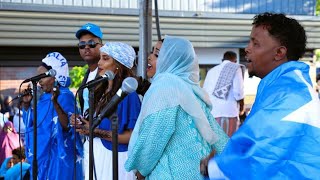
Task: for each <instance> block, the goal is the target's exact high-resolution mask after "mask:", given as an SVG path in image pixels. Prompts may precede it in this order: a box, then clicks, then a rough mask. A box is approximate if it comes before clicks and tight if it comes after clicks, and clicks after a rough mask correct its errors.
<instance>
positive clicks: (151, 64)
mask: <svg viewBox="0 0 320 180" xmlns="http://www.w3.org/2000/svg"><path fill="white" fill-rule="evenodd" d="M161 46H162V41H158V42H157V44H156V45H155V46H154V48H153V52H152V53H151V54H150V55H149V57H148V67H147V77H148V78H152V77H153V76H154V74H155V73H156V70H157V59H158V55H159V52H160V48H161Z"/></svg>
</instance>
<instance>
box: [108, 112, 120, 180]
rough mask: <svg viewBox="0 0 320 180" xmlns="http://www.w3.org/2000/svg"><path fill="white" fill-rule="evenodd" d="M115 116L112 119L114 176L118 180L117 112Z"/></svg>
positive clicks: (114, 179)
mask: <svg viewBox="0 0 320 180" xmlns="http://www.w3.org/2000/svg"><path fill="white" fill-rule="evenodd" d="M114 114H115V116H113V117H111V119H110V120H111V122H112V124H111V127H112V171H113V172H112V174H113V180H118V179H119V177H118V173H119V171H118V117H117V116H116V112H115V113H114Z"/></svg>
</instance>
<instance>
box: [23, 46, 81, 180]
mask: <svg viewBox="0 0 320 180" xmlns="http://www.w3.org/2000/svg"><path fill="white" fill-rule="evenodd" d="M50 69H54V70H55V71H56V75H55V77H46V78H42V79H40V80H39V85H40V87H41V89H42V90H43V92H44V93H43V94H41V96H40V98H39V100H38V103H37V128H38V135H37V138H38V139H37V141H38V148H37V160H38V179H50V180H62V179H66V180H69V179H74V178H76V179H82V170H81V167H82V164H81V161H78V159H77V163H76V167H74V163H73V162H74V148H73V147H74V143H73V139H74V137H75V135H77V133H75V132H74V131H73V129H72V128H70V127H69V119H68V118H69V117H68V116H69V114H72V113H73V112H74V95H73V94H72V92H71V91H70V90H69V88H68V86H69V85H70V78H69V70H68V63H67V60H66V59H65V58H64V57H63V56H62V55H61V54H60V53H58V52H53V53H49V54H48V55H47V56H46V57H45V58H44V59H43V60H42V64H41V65H40V66H39V67H38V69H37V72H38V74H42V73H45V72H47V71H48V70H50ZM31 99H32V96H31V95H28V96H25V97H24V98H23V101H24V102H25V103H24V104H28V103H29V102H30V101H31ZM28 111H32V110H31V109H30V108H29V109H28ZM23 114H32V113H30V112H27V113H23ZM23 120H24V123H25V125H26V139H25V140H26V142H25V143H26V156H27V159H28V162H30V164H31V170H30V172H31V177H32V176H33V174H32V168H33V166H32V165H33V163H32V161H33V152H34V149H33V138H34V137H33V116H29V117H24V118H23ZM77 136H78V135H77ZM77 140H80V137H77ZM80 145H81V142H80V141H78V143H77V157H81V153H82V149H81V146H80ZM79 159H80V158H79ZM74 170H76V171H77V176H76V177H74Z"/></svg>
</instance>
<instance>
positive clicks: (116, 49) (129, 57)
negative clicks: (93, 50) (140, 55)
mask: <svg viewBox="0 0 320 180" xmlns="http://www.w3.org/2000/svg"><path fill="white" fill-rule="evenodd" d="M100 51H101V52H104V53H106V54H108V55H109V56H111V57H112V58H113V59H115V60H116V61H118V62H119V63H121V64H122V65H124V66H125V67H127V68H129V69H131V68H132V67H133V63H134V60H135V58H136V52H135V51H134V49H133V47H131V46H130V45H128V44H125V43H122V42H107V43H105V44H104V45H103V46H102V47H101V48H100Z"/></svg>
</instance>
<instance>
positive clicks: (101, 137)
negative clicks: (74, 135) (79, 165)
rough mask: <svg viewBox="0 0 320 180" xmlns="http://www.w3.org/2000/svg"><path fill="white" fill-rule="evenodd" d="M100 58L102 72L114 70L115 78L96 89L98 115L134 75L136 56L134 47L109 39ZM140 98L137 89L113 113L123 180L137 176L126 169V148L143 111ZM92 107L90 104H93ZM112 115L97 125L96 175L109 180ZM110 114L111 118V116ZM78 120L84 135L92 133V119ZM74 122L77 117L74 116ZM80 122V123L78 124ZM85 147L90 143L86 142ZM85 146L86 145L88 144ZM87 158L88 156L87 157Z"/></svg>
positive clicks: (96, 114) (97, 177)
mask: <svg viewBox="0 0 320 180" xmlns="http://www.w3.org/2000/svg"><path fill="white" fill-rule="evenodd" d="M100 56H101V57H100V60H99V62H98V68H99V75H104V74H105V72H106V71H112V72H113V73H114V74H115V77H114V79H113V80H109V81H108V83H101V84H99V85H98V86H97V88H96V89H95V92H94V96H95V115H94V116H95V117H97V116H98V115H99V114H100V113H101V111H102V109H103V108H104V107H105V106H106V105H107V104H108V103H109V102H110V100H111V99H112V97H113V96H114V95H115V94H116V93H117V91H118V90H119V89H120V87H121V85H122V82H123V80H124V79H125V78H127V77H133V76H134V73H133V71H132V67H133V63H134V60H135V57H136V54H135V51H134V49H133V48H132V47H131V46H130V45H128V44H125V43H120V42H107V43H105V45H104V46H103V47H101V48H100ZM140 107H141V102H140V99H139V96H138V94H137V93H136V92H132V93H130V94H128V95H127V96H126V97H125V98H124V99H123V100H122V101H121V102H120V103H119V105H118V106H117V109H116V110H115V111H114V113H113V114H112V115H111V117H112V118H118V122H119V124H118V142H119V144H118V164H119V167H118V177H119V179H121V180H133V179H135V176H134V174H133V173H132V172H126V170H125V169H124V163H125V161H126V160H127V151H128V144H129V139H130V137H131V133H132V130H133V128H134V126H135V123H136V120H137V119H138V115H139V113H140ZM90 108H91V107H90ZM111 117H106V118H104V119H103V120H102V122H101V124H100V125H99V126H98V127H97V128H96V129H94V136H95V137H96V138H94V140H93V144H94V148H93V151H94V165H95V171H94V176H95V177H96V179H98V180H100V179H101V180H102V179H103V180H108V179H110V180H111V179H112V178H113V174H112V173H113V166H112V133H111V130H112V129H111V120H112V118H111ZM109 118H110V119H109ZM81 121H82V122H81V123H79V121H77V125H76V127H77V131H78V132H80V133H81V134H83V135H88V134H89V130H88V129H89V128H88V127H89V123H88V120H87V119H86V118H82V119H81ZM72 123H73V124H75V123H76V121H75V120H74V118H73V120H72ZM78 123H79V124H78ZM84 147H87V146H86V144H85V145H84ZM85 149H86V148H85ZM88 156H89V155H88V154H87V153H86V152H85V159H87V162H89V161H88V159H89V158H88ZM85 161H86V160H85ZM88 175H89V171H88V164H86V166H85V179H89V177H88Z"/></svg>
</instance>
